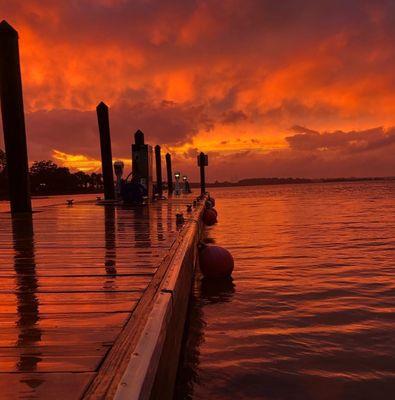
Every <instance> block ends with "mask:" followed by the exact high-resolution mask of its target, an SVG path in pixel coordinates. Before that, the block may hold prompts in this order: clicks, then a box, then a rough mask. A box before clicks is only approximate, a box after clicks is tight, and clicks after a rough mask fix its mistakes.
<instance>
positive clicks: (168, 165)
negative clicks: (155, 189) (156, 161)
mask: <svg viewBox="0 0 395 400" xmlns="http://www.w3.org/2000/svg"><path fill="white" fill-rule="evenodd" d="M166 169H167V191H168V193H169V196H171V195H172V194H173V172H172V170H171V155H170V154H169V153H167V154H166Z"/></svg>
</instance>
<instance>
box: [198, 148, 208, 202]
mask: <svg viewBox="0 0 395 400" xmlns="http://www.w3.org/2000/svg"><path fill="white" fill-rule="evenodd" d="M197 161H198V166H199V167H200V193H201V194H202V195H204V194H205V193H206V171H205V169H204V168H205V167H207V166H208V156H207V154H204V153H203V152H202V153H200V154H199V155H198V156H197Z"/></svg>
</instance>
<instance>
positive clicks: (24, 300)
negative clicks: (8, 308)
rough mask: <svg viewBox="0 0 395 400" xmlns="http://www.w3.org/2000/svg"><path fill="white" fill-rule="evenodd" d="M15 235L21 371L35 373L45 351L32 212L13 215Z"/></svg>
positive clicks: (19, 364)
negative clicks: (43, 348)
mask: <svg viewBox="0 0 395 400" xmlns="http://www.w3.org/2000/svg"><path fill="white" fill-rule="evenodd" d="M12 236H13V246H14V269H15V274H16V281H17V287H16V297H17V313H18V320H17V326H18V328H19V334H18V341H17V347H18V348H19V350H20V359H19V362H18V363H17V370H18V371H21V372H32V371H36V370H37V365H38V363H39V362H40V361H41V357H40V356H41V352H40V350H39V347H38V346H37V344H39V343H40V341H41V330H40V327H39V321H40V317H39V301H38V298H37V291H38V280H37V276H36V263H35V254H34V232H33V219H32V215H31V214H30V213H29V214H20V215H15V216H13V218H12Z"/></svg>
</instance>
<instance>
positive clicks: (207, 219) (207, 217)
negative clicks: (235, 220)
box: [202, 208, 218, 226]
mask: <svg viewBox="0 0 395 400" xmlns="http://www.w3.org/2000/svg"><path fill="white" fill-rule="evenodd" d="M202 220H203V222H204V224H205V225H207V226H211V225H214V224H216V223H217V222H218V221H217V212H216V211H215V210H214V211H213V209H212V208H206V209H205V210H204V211H203V216H202Z"/></svg>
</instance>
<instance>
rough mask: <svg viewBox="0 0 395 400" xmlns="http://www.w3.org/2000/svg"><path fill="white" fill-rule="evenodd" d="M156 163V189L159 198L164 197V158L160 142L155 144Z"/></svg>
mask: <svg viewBox="0 0 395 400" xmlns="http://www.w3.org/2000/svg"><path fill="white" fill-rule="evenodd" d="M155 164H156V190H157V192H158V196H159V198H162V196H163V187H162V158H161V154H160V146H159V145H158V144H157V145H156V146H155Z"/></svg>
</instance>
